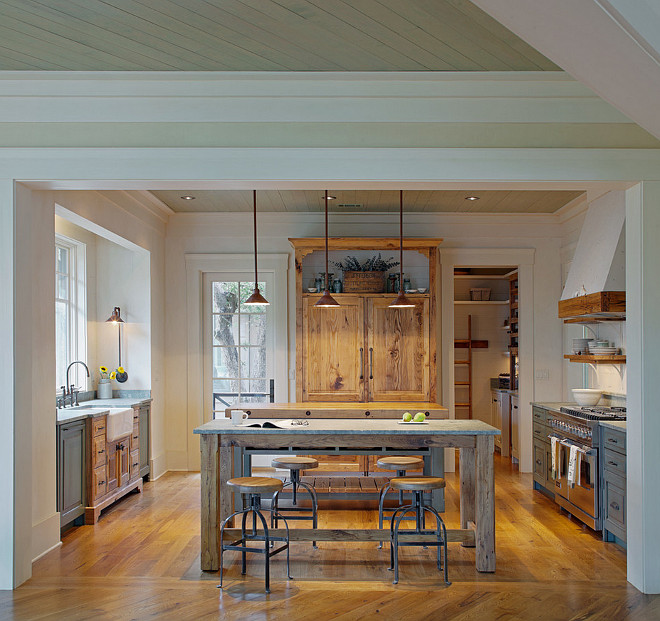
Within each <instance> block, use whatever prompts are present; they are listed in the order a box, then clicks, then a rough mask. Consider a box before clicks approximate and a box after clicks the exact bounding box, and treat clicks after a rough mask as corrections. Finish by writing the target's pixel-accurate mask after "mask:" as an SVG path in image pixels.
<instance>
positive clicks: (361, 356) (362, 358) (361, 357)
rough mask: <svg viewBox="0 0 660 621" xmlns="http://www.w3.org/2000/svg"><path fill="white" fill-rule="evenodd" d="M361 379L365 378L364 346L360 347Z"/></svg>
mask: <svg viewBox="0 0 660 621" xmlns="http://www.w3.org/2000/svg"><path fill="white" fill-rule="evenodd" d="M360 379H364V347H360Z"/></svg>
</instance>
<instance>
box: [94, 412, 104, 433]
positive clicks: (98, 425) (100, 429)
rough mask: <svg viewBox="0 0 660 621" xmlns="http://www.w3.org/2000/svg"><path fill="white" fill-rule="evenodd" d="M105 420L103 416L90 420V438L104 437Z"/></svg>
mask: <svg viewBox="0 0 660 621" xmlns="http://www.w3.org/2000/svg"><path fill="white" fill-rule="evenodd" d="M105 419H106V417H105V416H101V417H99V418H95V419H93V420H92V436H100V435H105V427H106V425H105Z"/></svg>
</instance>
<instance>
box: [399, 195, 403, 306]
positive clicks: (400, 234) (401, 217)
mask: <svg viewBox="0 0 660 621" xmlns="http://www.w3.org/2000/svg"><path fill="white" fill-rule="evenodd" d="M401 291H403V190H399V293H401Z"/></svg>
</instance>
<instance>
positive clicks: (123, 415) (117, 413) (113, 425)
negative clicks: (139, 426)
mask: <svg viewBox="0 0 660 621" xmlns="http://www.w3.org/2000/svg"><path fill="white" fill-rule="evenodd" d="M132 431H133V408H108V432H107V434H108V435H107V438H108V442H113V441H114V440H117V439H119V438H121V437H123V436H127V435H128V434H129V433H131V432H132Z"/></svg>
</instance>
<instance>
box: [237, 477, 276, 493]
mask: <svg viewBox="0 0 660 621" xmlns="http://www.w3.org/2000/svg"><path fill="white" fill-rule="evenodd" d="M227 485H229V486H230V487H233V488H235V490H236V491H237V492H242V493H244V494H265V493H267V492H278V491H280V490H281V489H282V486H283V485H284V484H283V483H282V481H280V480H279V479H274V478H272V477H238V478H236V479H229V481H227Z"/></svg>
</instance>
